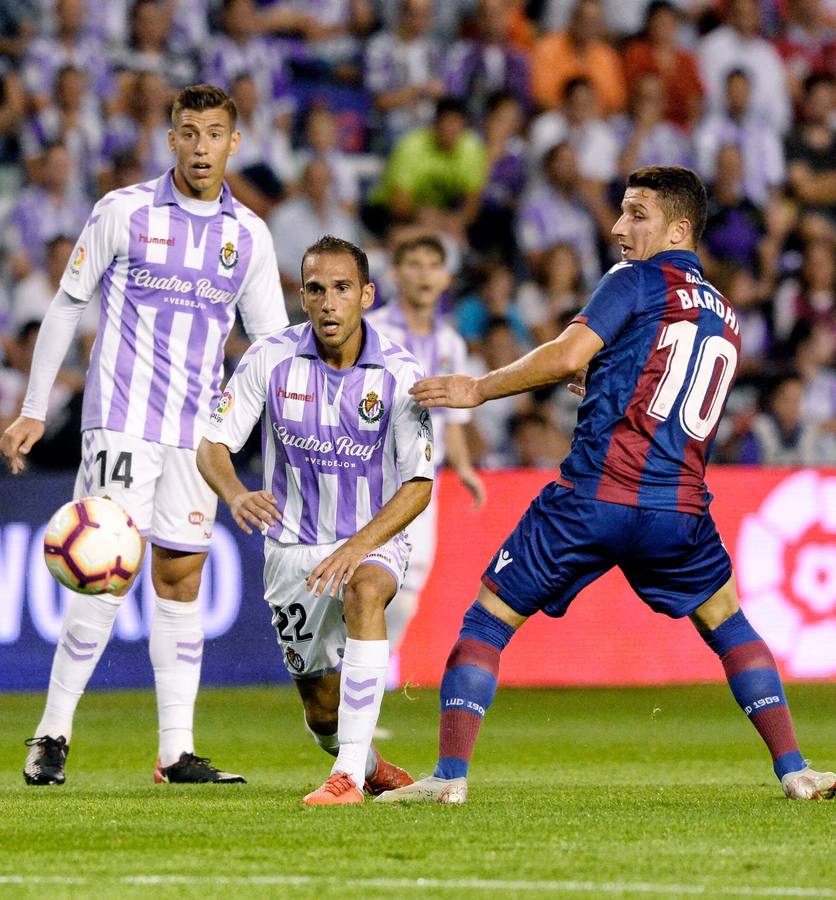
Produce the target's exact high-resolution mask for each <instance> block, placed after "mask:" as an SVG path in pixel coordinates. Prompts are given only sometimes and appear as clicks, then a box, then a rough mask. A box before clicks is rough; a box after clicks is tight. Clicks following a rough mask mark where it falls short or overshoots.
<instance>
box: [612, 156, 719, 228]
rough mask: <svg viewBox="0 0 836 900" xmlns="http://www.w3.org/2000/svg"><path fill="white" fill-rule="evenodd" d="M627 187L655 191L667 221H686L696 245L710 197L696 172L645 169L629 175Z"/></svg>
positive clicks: (664, 168)
mask: <svg viewBox="0 0 836 900" xmlns="http://www.w3.org/2000/svg"><path fill="white" fill-rule="evenodd" d="M627 187H628V188H637V187H644V188H650V190H652V191H656V194H657V195H658V198H659V206H661V207H662V212H663V213H664V214H665V218H666V219H667V220H668V222H672V221H673V220H674V219H687V220H688V221H689V222H690V223H691V229H692V231H693V233H694V243H695V244H696V242H697V241H699V239H700V238H701V237H702V233H703V230H704V229H705V219H706V215H707V208H708V197H707V196H706V193H705V185H704V184H703V183H702V181H701V180H700V177H699V175H697V173H696V172H693V171H692V170H691V169H686V168H685V167H684V166H644V167H643V168H641V169H636V170H635V171H633V172H631V173H630V174H629V175H628V176H627Z"/></svg>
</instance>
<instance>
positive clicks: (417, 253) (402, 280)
mask: <svg viewBox="0 0 836 900" xmlns="http://www.w3.org/2000/svg"><path fill="white" fill-rule="evenodd" d="M395 283H396V284H397V285H398V290H399V291H400V293H401V297H402V298H403V300H404V301H405V302H406V303H408V304H409V305H410V306H416V307H420V308H422V309H425V308H427V307H430V306H435V304H436V303H437V302H438V298H439V297H440V296H441V295H442V294H443V293H444V291H446V290H447V288H448V286H449V285H450V272H449V271H448V270H447V267H446V266H445V265H444V260H443V259H442V258H441V257H440V256H439V255H438V252H437V251H435V250H433V249H432V248H431V247H416V248H415V249H414V250H409V251H408V252H407V253H405V254H404V255H403V257H402V258H401V261H400V262H399V263H398V265H397V266H395Z"/></svg>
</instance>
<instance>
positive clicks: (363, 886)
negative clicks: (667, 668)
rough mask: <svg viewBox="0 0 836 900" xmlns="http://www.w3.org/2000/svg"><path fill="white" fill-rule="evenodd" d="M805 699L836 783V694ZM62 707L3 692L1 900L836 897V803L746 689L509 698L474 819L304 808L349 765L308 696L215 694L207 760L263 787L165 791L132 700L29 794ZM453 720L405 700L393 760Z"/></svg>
mask: <svg viewBox="0 0 836 900" xmlns="http://www.w3.org/2000/svg"><path fill="white" fill-rule="evenodd" d="M789 695H790V700H791V703H792V705H793V708H794V711H795V716H796V727H797V731H798V733H799V735H800V738H801V743H802V749H803V750H804V752H805V753H806V754H807V755H808V756H809V757H810V758H811V759H812V760H813V762H814V763H815V764H817V765H818V766H819V767H820V768H821V767H832V766H833V765H834V764H836V718H835V717H834V709H836V684H830V685H795V686H791V687H790V689H789ZM41 703H42V698H41V697H39V696H34V695H5V696H3V697H2V698H0V813H1V814H0V897H2V896H13V897H18V896H21V897H28V896H32V897H34V896H43V895H44V894H48V895H51V896H54V897H90V896H95V897H99V896H118V897H120V898H133V897H147V898H150V897H155V898H156V897H160V896H164V897H175V896H176V897H201V898H206V897H247V898H249V897H276V896H290V897H293V898H294V900H297V898H303V897H317V898H346V897H375V898H376V897H393V896H398V897H400V896H407V897H419V896H420V897H424V896H426V897H479V896H486V895H491V896H502V897H536V896H560V897H643V896H654V897H680V896H684V897H687V896H702V897H706V898H715V897H740V896H747V897H788V896H793V897H825V898H836V884H834V874H833V871H834V870H833V853H834V845H835V842H834V835H836V827H835V826H836V802H831V803H789V802H787V801H785V800H783V798H782V795H781V792H780V788H779V785H778V783H777V781H776V780H775V778H774V776H773V775H772V772H771V768H770V765H769V761H768V755H767V754H766V752H765V750H764V748H763V747H762V745H761V744H760V741H759V739H758V738H757V735H756V734H755V732H754V731H753V729H752V728H751V727H750V726H749V724H748V723H747V722H746V720H745V718H744V716H743V715H742V713H740V711H739V710H738V709H737V708H736V707H735V706H734V703H733V701H732V700H731V698H730V696H729V694H728V691H727V689H726V688H725V687H724V686H700V687H691V688H645V689H639V690H561V691H523V690H510V689H505V690H500V692H499V695H498V697H497V701H496V703H495V705H494V707H493V708H492V709H491V711H490V713H489V715H488V719H487V720H486V725H485V727H484V728H483V732H482V737H481V739H480V742H479V745H478V747H477V750H476V754H475V758H474V765H473V769H472V775H471V778H470V789H471V799H470V801H469V802H468V804H467V805H465V806H463V807H459V808H456V807H440V806H426V807H425V806H420V807H416V806H410V807H390V806H380V805H374V804H371V803H367V804H366V805H364V807H363V809H359V808H356V807H348V808H344V809H333V808H330V809H329V808H326V809H306V808H303V807H302V806H301V805H300V804H299V799H300V797H301V796H302V795H303V794H304V793H305V792H307V791H308V790H310V789H312V788H314V787H316V786H317V785H318V784H320V783H321V782H322V780H323V779H324V778H325V777H326V775H327V772H328V768H329V758H327V757H325V755H324V754H323V753H322V751H320V750H318V748H317V747H316V746H315V745H314V744H313V742H312V741H310V739H309V738H308V737H307V736H306V734H305V732H304V731H303V728H302V715H301V706H300V704H299V701H298V699H297V698H296V696H295V693H294V692H292V690H290V689H287V688H251V689H237V690H208V689H207V690H204V691H203V692H202V693H201V696H200V699H199V703H198V716H197V718H198V721H197V726H198V736H199V738H200V741H199V745H198V751H199V752H201V753H205V754H207V755H209V756H211V757H213V758H214V760H215V761H216V762H217V763H218V764H220V765H221V766H223V767H224V768H227V769H230V770H231V771H240V772H243V773H244V774H245V775H246V776H247V777H248V778H249V781H250V783H249V784H247V785H234V786H233V785H229V786H215V785H200V786H170V785H166V786H154V785H152V784H151V783H150V781H151V779H150V774H151V769H152V764H153V757H154V755H155V732H154V729H155V722H154V720H155V714H154V701H153V696H152V694H151V693H150V692H119V693H91V694H90V695H89V696H87V697H85V698H84V701H83V703H82V705H81V707H80V709H79V713H78V716H77V720H76V726H75V736H74V739H73V745H72V754H71V755H70V758H69V767H68V781H67V784H66V785H64V786H63V787H49V788H31V787H25V786H24V784H23V779H22V776H21V772H20V770H21V767H22V763H23V755H24V747H23V744H22V741H23V738H24V737H27V736H28V734H29V733H30V732H31V729H32V727H33V725H34V723H35V722H36V721H37V719H38V717H39V714H40V709H41ZM436 706H437V697H436V693H435V692H434V691H417V690H410V691H408V692H407V693H406V694H405V693H399V694H390V695H387V697H386V699H385V702H384V711H383V716H382V720H381V724H382V725H384V726H386V727H388V728H390V729H391V730H392V732H393V737H392V738H391V739H390V740H388V741H385V742H384V743H382V744H381V747H382V749H383V751H384V753H385V755H387V756H388V757H390V758H391V759H393V760H394V761H396V762H398V763H400V764H402V765H405V766H406V767H407V768H409V769H410V770H411V771H412V772H413V774H414V775H418V774H420V773H427V772H430V771H431V770H432V766H433V763H434V758H435V747H436V722H437V716H436ZM421 879H423V881H422V880H421Z"/></svg>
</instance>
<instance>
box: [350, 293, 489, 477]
mask: <svg viewBox="0 0 836 900" xmlns="http://www.w3.org/2000/svg"><path fill="white" fill-rule="evenodd" d="M366 321H367V322H368V323H369V324H370V325H372V326H373V327H374V328H376V329H377V330H378V331H379V332H380V333H381V334H385V335H386V337H388V338H389V339H390V340H392V341H395V342H396V343H398V344H400V345H401V346H402V347H404V348H406V349H407V350H408V351H409V352H410V353H411V354H412V355H413V356H414V357H415V358H416V359H417V360H418V362H419V363H421V367H422V368H423V370H424V371H425V372H426V373H427V375H452V374H453V373H454V372H465V371H467V366H466V360H467V347H466V345H465V342H464V340H463V338H462V336H461V335H460V334H459V333H458V331H456V329H455V328H453V326H452V325H451V324H450V323H449V322H448V321H447V320H446V319H445V318H444V316H442V315H440V314H439V313H436V315H435V319H434V321H433V329H432V333H431V334H427V335H423V334H415V333H414V332H412V331H410V330H409V326H408V325H407V323H406V319H405V318H404V314H403V310H402V309H401V305H400V303H398V301H397V300H392V301H391V302H389V303H387V304H386V305H385V306H381V307H380V308H378V309H375V310H372V312H370V313H368V314H367V315H366ZM470 418H471V412H470V410H469V409H445V408H443V407H438V408H436V409H434V410H432V420H433V434H434V436H435V464H436V466H440V465H441V464H442V463H443V462H444V458H445V456H446V446H445V443H444V433H445V431H446V429H447V426H448V425H452V424H460V425H464V424H465V423H467V422H469V421H470Z"/></svg>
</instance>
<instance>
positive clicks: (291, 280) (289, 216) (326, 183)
mask: <svg viewBox="0 0 836 900" xmlns="http://www.w3.org/2000/svg"><path fill="white" fill-rule="evenodd" d="M267 225H268V226H269V228H270V232H271V234H272V235H273V244H274V246H275V248H276V260H277V262H278V264H279V274H280V275H281V279H282V285H283V287H284V295H285V300H286V301H287V311H288V315H289V316H290V318H291V321H293V320H294V319H295V320H296V321H300V320H301V307H299V305H298V304H299V299H298V291H299V288H300V287H301V282H300V280H299V279H300V273H299V267H300V265H301V262H302V256H303V255H304V253H305V250H306V249H307V248H308V247H309V246H310V245H311V244H313V243H314V242H315V241H317V240H318V239H319V238H320V237H322V235H323V234H333V235H335V236H336V237H340V238H344V239H345V240H347V241H352V242H354V243H358V241H359V223H358V222H357V220H356V219H355V218H353V217H351V216H348V215H346V213H345V212H343V210H341V209H340V207H339V206H338V205H337V204H336V203H335V202H334V182H333V176H332V173H331V170H330V169H329V168H328V164H327V163H326V162H325V161H324V160H322V159H319V158H316V159H312V160H311V161H310V162H309V163H308V164H307V166H306V167H305V171H304V173H303V175H302V182H301V191H300V193H299V195H298V196H296V197H291V198H290V199H289V200H285V201H284V203H281V204H280V205H279V206H278V207H277V208H276V210H275V211H274V212H273V213H271V214H270V217H269V219H268V220H267ZM294 300H295V303H294Z"/></svg>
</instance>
